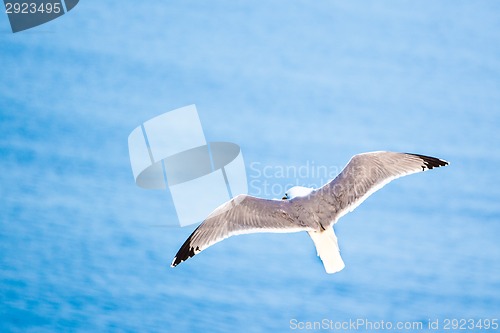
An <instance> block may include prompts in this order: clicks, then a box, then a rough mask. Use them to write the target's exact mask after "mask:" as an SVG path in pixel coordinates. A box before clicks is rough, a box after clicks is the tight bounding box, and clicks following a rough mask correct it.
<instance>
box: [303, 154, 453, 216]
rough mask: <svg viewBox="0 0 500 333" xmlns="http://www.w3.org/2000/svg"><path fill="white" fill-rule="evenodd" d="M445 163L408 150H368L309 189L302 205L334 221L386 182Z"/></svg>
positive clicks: (445, 162) (446, 163) (445, 163)
mask: <svg viewBox="0 0 500 333" xmlns="http://www.w3.org/2000/svg"><path fill="white" fill-rule="evenodd" d="M445 165H448V162H447V161H444V160H441V159H438V158H435V157H429V156H423V155H417V154H410V153H393V152H372V153H364V154H359V155H355V156H354V157H352V158H351V160H350V161H349V163H348V164H347V166H346V167H345V168H344V169H343V170H342V172H341V173H340V174H339V175H338V176H337V177H336V178H335V179H333V180H332V181H330V182H329V183H327V184H325V185H324V186H323V187H321V188H319V189H318V190H316V191H314V192H312V193H311V194H310V196H309V200H308V202H304V205H308V206H309V207H315V209H316V210H317V214H318V217H319V218H320V219H321V220H323V221H325V222H326V221H328V222H329V223H330V224H334V223H335V222H337V220H338V219H339V218H340V217H342V216H343V215H345V214H347V213H348V212H351V211H353V210H354V209H355V208H356V207H357V206H359V205H360V204H361V203H362V202H363V201H364V200H365V199H366V198H368V197H369V196H370V195H371V194H372V193H374V192H375V191H377V190H379V189H381V188H382V187H383V186H384V185H386V184H387V183H389V182H390V181H392V180H394V179H396V178H399V177H402V176H406V175H410V174H413V173H417V172H422V171H425V170H428V169H433V168H437V167H440V166H445Z"/></svg>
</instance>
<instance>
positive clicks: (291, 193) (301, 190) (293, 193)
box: [281, 186, 314, 200]
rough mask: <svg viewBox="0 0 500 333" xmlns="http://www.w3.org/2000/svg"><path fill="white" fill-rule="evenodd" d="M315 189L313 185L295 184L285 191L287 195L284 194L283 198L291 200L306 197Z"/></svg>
mask: <svg viewBox="0 0 500 333" xmlns="http://www.w3.org/2000/svg"><path fill="white" fill-rule="evenodd" d="M313 190H314V189H313V188H311V187H304V186H294V187H292V188H290V189H289V190H288V191H286V192H285V195H284V196H283V198H281V199H283V200H290V199H293V198H296V197H305V196H307V195H309V194H310V193H311V192H312V191H313Z"/></svg>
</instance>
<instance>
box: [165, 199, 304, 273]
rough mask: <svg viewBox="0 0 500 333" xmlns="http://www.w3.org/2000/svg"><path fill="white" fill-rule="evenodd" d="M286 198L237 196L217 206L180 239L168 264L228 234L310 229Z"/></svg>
mask: <svg viewBox="0 0 500 333" xmlns="http://www.w3.org/2000/svg"><path fill="white" fill-rule="evenodd" d="M295 215H296V214H295V213H294V208H293V207H292V205H291V204H290V202H289V201H287V200H266V199H260V198H256V197H252V196H249V195H243V194H242V195H238V196H236V197H235V198H234V199H232V200H230V201H228V202H226V203H225V204H223V205H222V206H220V207H219V208H217V209H216V210H215V211H214V212H213V213H212V214H210V216H209V217H208V218H207V219H206V220H205V221H203V223H202V224H200V225H199V226H198V228H196V230H195V231H194V232H193V233H192V234H191V236H189V238H188V239H187V240H186V241H185V242H184V244H183V245H182V246H181V248H180V249H179V251H178V252H177V254H176V255H175V257H174V260H173V261H172V267H175V266H177V265H178V264H180V263H181V262H183V261H185V260H187V259H189V258H191V257H193V256H194V255H195V254H197V253H199V252H201V251H203V250H205V249H206V248H207V247H209V246H211V245H213V244H215V243H218V242H220V241H221V240H223V239H226V238H228V237H230V236H234V235H240V234H248V233H256V232H277V233H286V232H297V231H304V230H310V229H311V228H309V227H308V226H306V225H304V224H301V222H300V221H299V220H298V219H297V218H296V217H294V216H295Z"/></svg>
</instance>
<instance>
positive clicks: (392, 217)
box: [0, 0, 500, 332]
mask: <svg viewBox="0 0 500 333" xmlns="http://www.w3.org/2000/svg"><path fill="white" fill-rule="evenodd" d="M0 16H2V15H0ZM0 30H1V31H0V40H1V41H0V43H1V49H0V59H1V63H2V75H1V76H0V172H1V173H0V195H1V203H0V331H2V332H9V331H13V332H15V331H19V332H29V331H36V332H40V331H42V332H43V331H47V332H53V331H113V330H115V331H130V332H137V331H142V332H146V331H149V332H155V331H158V332H167V331H168V332H233V331H235V330H236V329H238V328H240V329H244V331H245V332H262V331H269V332H271V331H272V332H286V331H290V330H291V328H290V320H293V319H296V320H297V321H303V322H305V321H321V320H323V319H328V320H334V321H345V320H349V319H354V320H355V319H357V318H364V319H367V320H372V321H379V320H384V321H394V322H396V321H406V320H408V321H415V322H422V323H423V325H424V328H425V327H426V326H425V325H427V323H428V320H429V319H431V320H435V319H439V320H441V321H443V320H444V319H446V318H458V319H460V318H466V319H480V318H483V319H484V318H489V319H492V318H498V317H499V314H500V279H499V278H500V264H499V262H500V261H499V257H500V244H499V242H498V235H499V233H500V210H499V205H498V202H499V199H500V187H499V177H498V166H499V164H500V154H499V150H498V143H499V142H500V134H499V130H498V129H499V125H500V94H499V91H500V35H499V34H498V31H500V4H499V3H497V2H494V1H475V2H470V1H439V2H430V1H425V2H418V3H417V2H413V1H398V2H397V3H395V2H389V1H352V2H348V3H347V2H340V1H314V2H308V1H293V2H284V1H268V2H266V3H265V4H264V3H262V4H261V3H255V2H250V1H242V2H237V3H234V2H230V1H210V2H203V3H202V2H199V1H191V0H189V1H171V2H166V3H162V4H158V3H157V2H156V1H141V2H130V3H124V2H123V1H108V2H106V3H101V2H99V3H97V2H94V3H92V2H87V1H85V2H81V3H80V4H79V5H78V6H77V7H76V8H75V9H74V10H73V11H71V12H70V13H69V14H67V15H65V16H63V17H62V18H60V19H57V20H55V21H52V22H50V23H48V24H46V25H43V26H40V27H38V28H36V29H32V30H28V31H25V32H22V33H18V34H12V33H10V31H9V26H8V21H7V18H6V16H5V17H1V18H0ZM192 103H196V104H197V106H198V110H199V113H200V117H201V118H202V119H201V120H202V123H203V125H204V129H205V135H206V137H207V139H208V140H212V141H217V140H220V141H230V142H235V143H238V144H239V145H240V146H241V147H242V151H243V154H244V158H245V162H246V165H247V173H248V177H249V182H251V183H250V192H251V193H252V194H254V195H260V196H265V197H280V196H281V194H282V193H280V192H282V191H284V190H285V189H286V187H287V186H288V185H289V184H296V183H299V184H303V185H316V184H320V183H322V182H323V181H325V179H324V178H325V175H323V174H313V173H312V172H310V173H307V172H306V174H305V175H302V176H300V177H295V175H293V174H291V173H287V172H285V173H284V174H273V175H272V177H265V176H264V175H263V170H264V168H266V167H267V169H266V170H268V171H269V170H271V171H272V172H273V170H274V172H276V170H281V169H280V168H285V167H287V166H292V167H294V168H297V169H298V168H300V167H301V166H306V167H305V169H306V170H309V171H311V170H312V169H314V167H315V166H318V167H319V166H325V167H328V168H332V169H331V170H340V169H341V168H342V167H343V166H344V165H345V164H346V163H347V161H348V160H349V158H350V157H351V156H352V155H354V154H356V153H360V152H365V151H372V150H394V151H410V152H416V153H422V154H429V155H434V156H437V157H440V158H444V159H447V160H449V161H450V162H451V165H450V166H449V167H447V168H442V169H439V170H433V171H432V172H428V173H424V174H418V175H414V176H411V177H408V178H404V179H400V180H397V181H396V182H394V183H391V184H390V185H388V186H387V187H386V188H384V189H383V190H381V191H380V192H378V193H376V195H374V196H373V197H371V198H369V199H368V200H367V201H366V202H365V203H364V204H363V205H361V206H360V207H359V208H358V209H357V210H356V211H355V212H353V213H351V214H349V215H347V216H345V217H344V218H343V219H342V220H341V222H340V223H339V224H338V225H337V227H336V230H337V235H338V237H339V241H340V246H341V250H342V255H343V257H344V261H345V263H346V268H345V269H344V270H343V271H342V272H341V273H339V274H335V275H327V274H325V273H324V271H323V267H322V264H321V262H320V260H319V258H317V257H316V253H315V249H314V247H313V244H312V242H311V240H310V239H308V236H307V235H306V234H305V233H302V234H287V235H274V234H257V235H245V236H240V237H234V238H230V239H228V240H226V241H224V242H223V243H221V244H218V245H216V246H214V247H213V248H210V249H209V250H207V251H205V252H203V253H202V254H200V255H199V256H196V257H194V258H193V259H191V260H190V261H188V262H187V263H183V264H182V265H180V266H178V267H177V268H176V269H171V268H170V267H169V264H170V262H171V260H172V258H173V255H174V254H175V253H176V251H177V249H178V248H179V246H180V245H181V244H182V242H183V241H184V240H185V238H186V237H187V236H188V235H189V234H190V233H191V231H192V230H193V227H189V228H182V229H181V228H178V229H176V228H164V227H161V226H157V225H161V224H164V223H166V222H169V221H171V220H170V219H175V215H173V213H174V210H173V207H172V204H171V203H170V202H169V200H168V195H166V194H165V193H164V192H163V193H162V192H157V191H144V190H141V189H139V188H138V187H136V186H135V184H134V182H133V177H132V173H131V170H130V166H129V160H128V151H127V136H128V134H129V133H130V131H131V130H132V129H133V128H135V127H136V126H137V125H138V124H140V123H142V122H143V121H145V120H147V119H150V118H152V117H153V116H155V115H158V114H160V113H163V112H166V111H168V110H171V109H174V108H177V107H180V106H184V105H188V104H192ZM329 170H330V169H329ZM266 184H268V185H266ZM271 185H273V186H274V187H272V188H271V187H265V186H271ZM265 188H267V190H265ZM273 191H274V192H273ZM201 195H203V194H201ZM206 195H210V194H209V193H206ZM195 201H196V198H193V204H194V205H195V204H196V202H195ZM362 330H363V329H360V330H359V331H362Z"/></svg>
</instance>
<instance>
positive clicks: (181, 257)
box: [170, 236, 200, 267]
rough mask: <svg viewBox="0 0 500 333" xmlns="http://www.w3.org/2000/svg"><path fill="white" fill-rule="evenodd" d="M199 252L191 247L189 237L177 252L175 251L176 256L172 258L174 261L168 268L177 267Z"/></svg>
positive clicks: (197, 248)
mask: <svg viewBox="0 0 500 333" xmlns="http://www.w3.org/2000/svg"><path fill="white" fill-rule="evenodd" d="M199 251H200V248H199V247H196V249H195V248H194V247H192V246H191V236H190V237H189V238H188V239H187V240H186V241H185V242H184V244H182V246H181V248H180V249H179V251H177V254H176V255H175V257H174V260H173V261H172V264H171V265H170V267H175V266H177V265H179V264H180V263H181V262H183V261H186V260H188V259H189V258H191V257H194V255H195V254H196V253H198V252H199Z"/></svg>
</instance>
